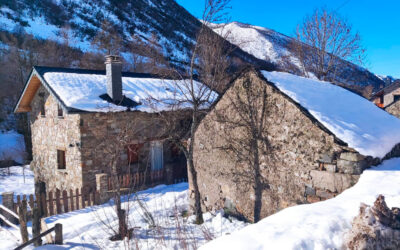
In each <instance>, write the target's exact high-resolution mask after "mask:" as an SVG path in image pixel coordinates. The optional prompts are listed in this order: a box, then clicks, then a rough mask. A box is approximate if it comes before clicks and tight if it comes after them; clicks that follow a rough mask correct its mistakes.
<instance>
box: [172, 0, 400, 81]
mask: <svg viewBox="0 0 400 250" xmlns="http://www.w3.org/2000/svg"><path fill="white" fill-rule="evenodd" d="M177 2H178V3H179V4H180V5H182V6H183V7H185V8H186V9H187V10H188V11H189V12H190V13H192V14H193V15H194V16H196V17H200V16H201V13H202V9H203V6H204V1H203V0H177ZM323 6H325V7H327V8H329V9H338V12H339V13H340V14H341V15H343V16H345V17H346V18H347V19H348V20H349V22H350V23H351V24H352V25H353V28H354V30H356V31H358V32H359V33H360V35H361V37H362V40H363V46H364V47H365V48H366V49H367V60H366V65H365V66H366V67H367V68H368V69H369V70H371V71H372V72H374V73H376V74H381V75H391V76H394V77H397V78H400V0H280V1H279V0H272V1H269V0H232V1H231V7H232V9H231V10H230V18H231V20H232V21H239V22H244V23H249V24H253V25H258V26H263V27H267V28H270V29H273V30H276V31H279V32H281V33H283V34H286V35H293V33H294V29H295V27H296V25H297V24H298V23H299V22H301V20H302V19H303V17H304V16H305V15H307V14H310V13H311V12H312V11H313V10H314V9H315V8H318V7H323Z"/></svg>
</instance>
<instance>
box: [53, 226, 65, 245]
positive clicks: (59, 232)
mask: <svg viewBox="0 0 400 250" xmlns="http://www.w3.org/2000/svg"><path fill="white" fill-rule="evenodd" d="M54 227H55V233H56V237H55V240H54V243H55V244H56V245H62V244H63V233H62V231H63V230H62V224H60V223H57V224H56V225H55V226H54Z"/></svg>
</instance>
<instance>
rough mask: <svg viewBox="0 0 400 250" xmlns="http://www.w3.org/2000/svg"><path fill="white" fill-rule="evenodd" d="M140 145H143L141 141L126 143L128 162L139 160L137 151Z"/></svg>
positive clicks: (138, 151)
mask: <svg viewBox="0 0 400 250" xmlns="http://www.w3.org/2000/svg"><path fill="white" fill-rule="evenodd" d="M142 147H143V144H142V143H141V144H131V145H128V147H127V151H128V152H127V155H128V164H132V163H138V162H139V153H140V149H141V148H142Z"/></svg>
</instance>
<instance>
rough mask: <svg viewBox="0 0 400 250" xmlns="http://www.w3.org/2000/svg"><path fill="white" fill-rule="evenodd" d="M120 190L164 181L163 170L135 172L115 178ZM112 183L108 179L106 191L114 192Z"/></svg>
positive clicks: (110, 179) (110, 178)
mask: <svg viewBox="0 0 400 250" xmlns="http://www.w3.org/2000/svg"><path fill="white" fill-rule="evenodd" d="M116 178H117V180H118V183H119V185H120V188H139V187H141V186H145V185H149V186H151V185H154V184H158V183H161V182H162V181H163V180H164V170H162V169H161V170H156V171H150V172H148V173H145V172H136V173H132V174H124V175H119V176H117V177H116ZM114 186H115V185H114V181H113V178H112V177H109V178H108V190H114V189H116V187H114Z"/></svg>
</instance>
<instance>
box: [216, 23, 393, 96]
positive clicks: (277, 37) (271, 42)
mask: <svg viewBox="0 0 400 250" xmlns="http://www.w3.org/2000/svg"><path fill="white" fill-rule="evenodd" d="M221 27H222V28H221ZM211 28H212V29H213V30H214V31H215V32H216V33H218V34H224V35H225V34H227V33H228V34H229V36H227V35H225V36H226V37H228V40H229V41H230V42H231V43H233V44H235V45H237V46H239V47H240V48H241V49H243V50H244V51H246V52H247V53H249V54H252V55H254V56H255V57H257V58H259V59H262V60H266V61H269V62H272V63H274V64H275V65H276V67H277V68H278V69H279V70H282V71H287V72H290V73H294V74H298V75H306V74H304V72H303V71H304V69H303V66H302V64H303V62H302V58H301V52H299V48H301V47H302V48H304V47H305V48H306V50H307V51H308V52H310V51H312V49H311V48H310V47H308V46H305V45H304V44H303V43H301V42H299V41H298V40H297V39H294V38H292V37H289V36H286V35H284V34H282V33H279V32H277V31H274V30H271V29H268V28H264V27H259V26H254V25H250V24H244V23H239V22H232V23H228V24H226V25H224V26H221V25H216V24H213V25H211ZM310 54H311V55H317V54H318V53H316V52H315V51H313V52H312V53H310ZM335 61H336V64H337V65H336V66H337V69H338V72H336V73H335V75H334V76H333V77H332V78H331V79H326V80H329V81H332V82H336V83H338V84H341V85H345V86H346V87H352V88H353V90H355V91H357V92H359V93H361V92H362V90H363V89H364V88H365V87H367V86H369V85H371V86H372V87H373V89H374V90H378V89H380V88H382V87H384V86H385V82H384V81H382V79H380V78H379V77H377V76H376V75H374V74H373V73H371V72H369V71H368V70H367V69H365V68H362V67H360V66H358V65H356V64H354V63H352V62H349V61H345V60H341V59H335ZM306 71H307V72H306V73H308V77H313V76H315V75H317V74H316V73H315V72H312V69H307V70H306ZM320 80H322V79H320Z"/></svg>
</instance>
